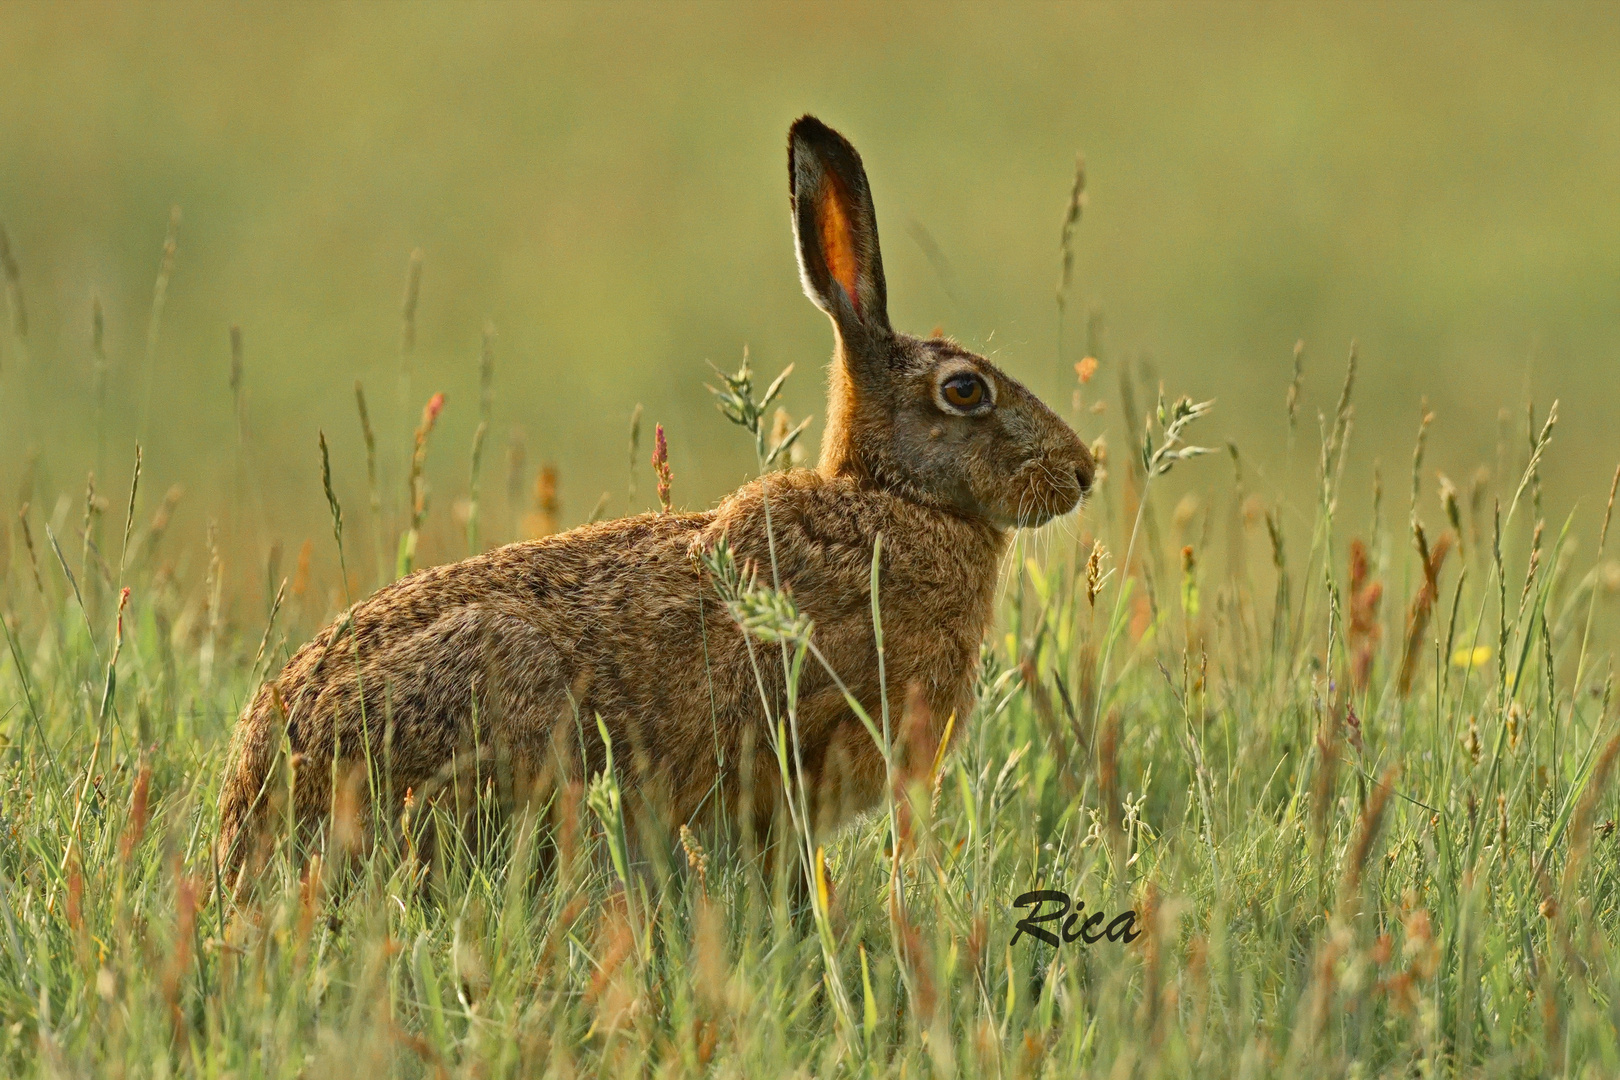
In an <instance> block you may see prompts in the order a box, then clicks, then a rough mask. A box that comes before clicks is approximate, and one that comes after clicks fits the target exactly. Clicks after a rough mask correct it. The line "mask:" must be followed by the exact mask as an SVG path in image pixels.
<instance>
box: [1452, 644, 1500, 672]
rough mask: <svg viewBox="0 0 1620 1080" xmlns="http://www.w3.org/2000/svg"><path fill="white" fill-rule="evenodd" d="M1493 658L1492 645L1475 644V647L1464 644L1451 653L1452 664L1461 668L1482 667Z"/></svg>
mask: <svg viewBox="0 0 1620 1080" xmlns="http://www.w3.org/2000/svg"><path fill="white" fill-rule="evenodd" d="M1490 660H1491V647H1490V646H1489V645H1475V646H1474V647H1473V648H1471V649H1470V648H1469V647H1468V646H1466V645H1465V646H1463V647H1462V648H1460V649H1458V650H1457V651H1456V652H1454V653H1452V654H1451V666H1452V667H1460V668H1482V667H1484V666H1485V665H1486V664H1488V663H1490Z"/></svg>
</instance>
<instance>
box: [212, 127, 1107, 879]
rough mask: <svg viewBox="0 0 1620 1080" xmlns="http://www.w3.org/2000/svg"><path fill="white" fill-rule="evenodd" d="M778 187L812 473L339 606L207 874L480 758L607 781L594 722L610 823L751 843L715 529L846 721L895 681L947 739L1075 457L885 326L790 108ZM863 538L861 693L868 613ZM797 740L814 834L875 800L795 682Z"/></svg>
mask: <svg viewBox="0 0 1620 1080" xmlns="http://www.w3.org/2000/svg"><path fill="white" fill-rule="evenodd" d="M788 192H789V199H790V203H791V208H792V219H793V231H794V236H795V238H796V240H797V246H798V261H799V271H800V276H801V278H802V279H803V284H804V290H805V292H806V293H807V294H808V295H809V297H810V299H811V300H812V301H813V302H814V303H815V304H816V306H817V307H819V308H821V310H822V311H824V312H826V314H827V315H828V316H829V317H830V318H831V320H832V324H833V330H834V336H835V350H834V357H833V362H832V367H831V372H830V376H829V387H828V398H827V416H826V427H825V434H824V435H823V440H822V446H821V459H820V462H819V463H818V464H817V466H816V467H815V468H814V469H793V470H789V471H785V472H773V473H767V474H765V475H764V476H762V477H760V478H759V479H757V480H755V481H753V482H752V483H749V484H747V485H745V486H743V487H742V488H740V489H738V490H737V491H735V492H733V493H732V494H730V495H729V496H727V497H726V498H725V499H723V500H722V501H721V502H720V504H719V505H718V506H717V507H715V508H714V509H712V510H708V511H705V512H703V513H663V514H658V513H649V514H642V515H640V516H637V517H631V518H626V519H624V520H620V521H608V522H601V523H597V524H592V525H586V526H582V527H580V528H578V529H574V530H573V531H571V532H566V533H562V534H560V535H556V536H548V537H545V538H544V539H540V540H533V541H528V542H524V543H517V544H510V545H508V546H506V547H502V548H498V549H496V550H494V551H489V552H486V553H484V554H482V555H478V556H476V557H474V558H470V559H467V560H466V561H464V562H460V563H456V564H454V565H449V566H438V567H433V568H430V569H425V570H420V571H418V572H416V573H414V574H411V575H410V576H408V577H406V578H404V579H402V580H400V581H397V582H394V583H393V584H391V585H389V586H387V587H385V588H383V589H381V590H380V591H378V592H377V593H376V594H374V595H373V596H371V597H369V598H368V599H365V600H362V601H360V602H359V603H357V604H355V605H354V606H353V607H352V608H350V609H349V611H348V612H347V613H346V614H344V615H343V616H342V617H341V618H340V619H339V620H338V621H337V622H335V623H333V624H332V625H331V626H329V627H327V628H326V629H325V630H323V631H322V632H321V633H320V634H319V635H318V636H317V637H316V638H315V639H314V640H313V641H311V642H309V643H308V644H306V645H305V646H304V647H303V648H301V649H300V650H299V651H298V652H297V654H296V655H294V656H293V658H292V660H291V661H290V662H289V663H288V664H287V666H286V667H285V668H284V669H283V670H282V672H281V673H280V674H279V675H278V676H276V678H275V679H273V680H271V681H269V682H267V683H266V684H265V685H264V686H263V687H261V688H260V690H259V691H258V693H257V695H256V696H255V697H254V699H253V701H252V703H251V705H249V707H248V708H247V710H246V712H245V713H244V714H243V716H242V718H241V720H240V721H239V722H238V724H237V728H236V734H235V738H234V741H233V751H232V753H233V763H232V765H231V767H230V771H229V772H228V774H227V776H226V779H225V782H224V787H223V791H222V793H221V796H220V816H221V822H220V832H219V838H218V854H219V859H220V865H221V870H222V871H223V872H224V874H225V875H226V880H228V881H234V882H235V883H236V884H237V887H238V888H240V887H242V886H243V885H245V884H247V883H248V881H250V880H251V878H252V876H253V873H252V868H253V867H254V866H256V865H258V859H259V856H260V855H262V852H263V850H264V849H265V845H266V843H267V842H268V837H269V834H270V833H271V832H272V831H273V830H274V829H275V828H276V827H277V826H278V825H280V824H282V823H283V822H285V821H286V820H288V819H289V814H288V810H289V809H290V810H291V814H290V817H291V818H292V819H295V820H296V822H297V823H298V824H299V825H301V826H302V827H304V828H305V829H308V830H318V829H319V828H320V827H321V824H322V822H323V821H326V820H328V816H329V815H330V814H331V813H332V807H333V806H334V803H335V802H338V801H341V800H342V799H343V798H344V797H345V796H344V791H343V789H344V788H347V789H349V795H348V796H347V797H348V798H349V799H350V802H351V804H358V805H359V807H360V809H359V811H358V817H359V819H360V822H361V828H362V830H369V829H370V827H371V826H370V824H369V822H371V821H372V818H373V812H372V807H373V806H374V805H376V804H378V803H384V802H387V803H389V804H390V805H386V806H378V807H377V810H378V814H377V816H378V817H380V818H381V819H382V820H385V821H388V820H396V819H397V815H398V814H399V812H400V805H401V800H402V798H403V797H404V796H405V794H406V792H407V791H411V792H414V793H415V794H416V796H417V797H418V798H422V799H429V798H432V797H433V793H434V791H435V790H440V791H443V790H446V789H447V788H448V787H449V786H453V785H454V784H457V783H461V782H462V781H461V780H459V779H457V772H458V770H461V769H465V768H466V767H467V763H468V762H470V761H476V760H480V759H481V760H484V761H495V762H498V763H499V764H498V767H497V771H499V772H500V774H501V775H502V776H503V777H504V778H505V779H504V780H503V781H502V783H503V784H510V785H514V786H513V787H512V788H510V789H509V790H518V789H519V788H520V787H521V785H523V784H524V783H527V784H528V785H529V790H531V791H532V790H533V788H534V787H535V786H538V785H542V784H545V783H547V782H551V783H554V782H556V780H557V779H558V778H559V777H560V776H563V775H564V774H566V775H567V776H568V777H569V778H572V779H580V778H589V777H590V776H593V775H595V774H596V773H598V772H599V771H601V770H602V768H603V767H604V764H605V753H604V746H603V743H602V740H601V739H600V738H599V736H598V735H597V727H596V718H597V717H598V716H599V717H600V718H601V721H602V723H603V724H604V725H605V727H606V729H607V731H608V732H609V734H610V737H611V739H612V743H613V747H614V757H615V759H616V768H617V769H618V772H619V781H620V784H621V785H622V787H623V789H624V790H625V792H626V794H627V799H628V800H629V801H628V802H627V807H634V806H642V807H645V806H650V805H652V804H654V803H656V804H657V805H658V807H659V816H661V817H662V818H663V820H664V823H665V824H666V825H669V826H673V825H675V824H679V823H683V822H687V821H695V820H696V819H698V818H703V817H705V816H706V815H711V814H713V812H714V808H715V807H716V806H726V807H733V808H734V807H736V806H738V805H739V802H741V804H742V805H745V806H749V807H751V811H749V812H750V813H751V822H749V823H748V824H758V825H768V823H769V821H770V820H771V818H772V816H773V815H774V814H775V813H777V811H778V809H779V806H780V803H781V799H782V785H781V782H780V780H779V775H780V774H779V770H778V766H777V761H776V757H775V754H774V753H773V752H772V750H771V749H770V746H769V742H770V739H769V737H768V733H767V731H766V723H765V719H764V718H765V716H766V712H765V708H764V705H763V704H762V700H763V699H766V698H768V697H771V696H774V697H775V698H776V699H777V700H778V701H780V700H781V699H782V696H783V694H784V688H785V677H784V675H783V671H782V665H781V664H780V663H779V662H771V659H772V657H773V656H774V653H773V652H771V651H769V650H766V651H759V650H758V649H757V646H756V657H758V658H759V659H761V661H762V662H760V663H758V664H757V666H756V664H755V663H753V662H751V660H750V656H749V648H748V646H749V643H748V642H747V641H746V640H745V638H744V635H743V631H742V630H741V629H740V628H739V626H738V624H737V623H736V622H735V621H734V620H733V618H732V616H731V615H730V614H729V613H728V610H727V608H726V607H725V606H724V604H723V603H722V602H721V598H720V597H719V596H718V594H717V592H716V588H715V584H714V581H713V580H712V578H711V577H710V576H709V574H708V572H707V571H706V570H705V568H704V567H703V566H702V564H701V562H700V561H699V560H698V558H697V557H696V554H697V553H698V552H700V551H703V550H711V549H712V548H713V546H714V545H715V544H716V543H717V542H719V541H720V540H721V538H725V540H726V542H727V543H728V544H729V546H730V548H731V550H732V551H733V553H734V554H735V558H736V560H737V562H738V563H739V564H742V565H747V564H749V563H752V564H753V565H754V566H756V567H761V568H771V567H774V573H775V575H777V580H779V581H780V583H781V587H782V588H784V589H786V590H788V591H790V592H791V594H792V596H793V597H794V599H795V600H796V602H797V604H798V605H799V608H800V610H801V611H802V612H803V613H804V614H805V615H806V616H807V617H808V618H809V619H811V620H813V627H814V629H813V631H812V635H813V640H814V642H815V644H816V645H817V647H818V649H819V650H820V652H821V654H822V655H823V656H824V657H825V659H826V661H827V663H828V665H829V666H830V667H831V668H832V669H833V671H835V672H837V673H838V674H839V676H840V677H841V679H842V681H843V683H844V685H845V687H846V688H847V689H848V691H849V692H850V693H852V694H853V695H854V696H855V698H856V699H857V700H859V701H860V702H861V703H862V704H863V706H864V708H865V709H866V711H867V713H868V715H870V716H877V715H878V711H879V710H878V706H879V695H880V693H882V692H883V691H882V690H880V686H882V687H886V689H887V693H888V695H889V697H890V702H889V704H890V707H891V709H892V710H893V715H895V716H899V715H900V710H901V707H902V705H903V704H904V700H905V698H906V695H907V688H908V687H912V688H915V690H914V691H913V692H914V693H920V694H921V696H922V697H923V698H924V700H925V703H926V705H927V709H926V710H919V711H918V713H917V714H918V715H921V716H927V717H931V718H932V719H931V721H930V723H931V724H932V725H933V727H934V728H935V729H943V728H944V726H945V724H946V721H947V718H949V717H951V716H952V714H955V715H956V716H957V718H958V720H959V721H963V722H965V721H966V719H967V713H968V711H969V710H970V709H971V707H972V705H973V702H974V683H975V677H976V675H977V672H978V670H979V648H980V642H981V640H982V639H983V637H984V635H985V632H986V630H987V629H988V627H989V625H990V622H991V617H992V607H993V600H994V593H995V589H996V583H997V580H998V575H999V566H1000V562H1001V559H1002V557H1003V554H1004V552H1005V551H1006V549H1007V546H1008V538H1009V534H1010V532H1011V531H1012V530H1013V529H1016V528H1019V527H1023V526H1035V525H1040V524H1042V523H1043V522H1046V521H1048V520H1050V519H1051V518H1053V517H1054V516H1057V515H1061V514H1065V513H1067V512H1069V511H1070V510H1072V509H1073V508H1074V507H1075V506H1076V505H1077V504H1078V503H1079V501H1080V500H1081V497H1082V496H1083V495H1084V494H1085V492H1086V490H1087V488H1088V487H1089V485H1090V483H1091V478H1092V471H1093V462H1092V458H1091V455H1090V453H1089V452H1088V451H1087V449H1086V446H1085V444H1084V443H1083V442H1081V440H1080V438H1079V437H1078V436H1077V435H1076V434H1075V433H1074V431H1072V430H1071V429H1070V428H1069V426H1068V425H1067V424H1065V423H1064V422H1063V421H1062V420H1061V419H1059V418H1058V416H1056V415H1055V414H1054V413H1053V412H1052V411H1051V410H1050V409H1048V408H1047V407H1046V406H1045V405H1044V404H1042V403H1041V402H1040V401H1039V400H1038V399H1037V398H1036V397H1035V396H1034V395H1033V394H1031V393H1030V392H1029V391H1028V390H1026V389H1025V388H1024V387H1023V386H1021V385H1020V384H1019V383H1017V382H1016V381H1014V380H1013V379H1011V378H1009V377H1008V376H1007V375H1006V374H1005V373H1003V372H1002V371H1001V370H999V369H998V368H997V367H996V366H995V365H993V364H992V363H990V362H989V361H988V360H986V359H985V358H984V357H982V356H978V355H976V354H974V353H972V352H969V351H968V350H967V349H964V348H962V347H961V346H959V345H957V344H956V343H954V342H952V341H950V340H948V339H945V338H940V337H934V338H928V339H921V338H914V337H909V336H907V335H905V334H901V333H897V332H896V331H894V330H893V329H891V328H890V326H889V316H888V311H887V302H886V294H885V286H884V279H883V260H882V256H881V254H880V252H879V249H878V231H877V220H876V217H875V215H874V213H873V208H872V196H871V190H870V188H869V187H868V185H867V179H866V173H865V170H864V169H863V167H862V165H861V159H860V156H859V155H858V154H857V153H856V152H855V149H854V148H853V147H852V146H851V145H850V144H849V143H848V142H847V141H846V140H845V139H844V138H843V136H841V135H839V134H838V133H837V132H835V131H833V130H832V129H831V128H829V127H827V126H826V125H825V124H823V123H821V122H820V121H819V120H817V119H815V118H814V117H810V116H806V117H804V118H802V119H800V120H799V121H797V122H796V123H794V124H793V126H792V128H791V130H790V131H789V133H788ZM767 506H768V514H769V525H768V526H767ZM880 534H881V536H882V538H883V555H882V558H881V561H880V569H881V576H880V580H879V599H880V603H881V608H882V617H883V629H884V644H885V658H886V665H887V667H886V672H885V676H886V677H885V679H883V680H882V681H881V682H880V679H879V668H878V656H877V650H876V646H875V640H874V634H873V626H872V618H871V596H870V579H871V566H872V558H873V544H874V541H875V540H877V538H878V536H879V535H880ZM772 572H773V571H772V570H771V569H766V570H763V571H762V580H771V578H770V576H769V575H770V574H771V573H772ZM798 725H799V739H800V744H799V745H800V747H801V753H802V761H803V768H804V776H805V778H806V790H807V792H808V793H809V799H810V802H809V805H810V806H811V807H812V808H813V809H812V812H813V813H814V814H815V815H816V818H817V821H818V824H819V825H820V826H821V827H823V828H826V827H833V826H836V825H837V824H838V823H839V821H840V820H842V819H847V818H848V817H849V816H850V815H851V814H857V813H860V812H862V811H865V810H868V809H870V808H872V807H874V806H876V805H877V804H879V803H880V802H881V801H882V799H883V793H884V784H885V769H884V764H883V757H882V753H881V751H880V749H879V748H878V747H877V746H876V744H875V743H874V741H873V739H872V737H871V735H870V734H869V733H868V732H867V730H866V729H865V727H864V726H863V725H862V723H861V722H860V721H859V720H858V718H857V717H856V715H855V714H854V713H853V712H852V710H851V709H850V707H849V705H848V702H847V700H846V698H845V697H844V691H843V690H841V689H840V688H839V687H838V686H837V685H836V683H835V681H834V680H833V679H832V678H831V677H830V676H829V675H828V674H827V672H826V671H825V670H824V669H820V668H817V667H816V666H815V665H806V667H805V668H804V671H803V678H802V681H801V683H800V685H799V699H798ZM962 727H963V724H962V723H958V724H957V725H956V726H955V728H954V730H955V731H957V732H960V731H961V730H962ZM930 734H931V735H932V738H933V739H934V740H935V741H936V742H937V740H938V738H939V737H940V735H941V730H934V731H932V732H931V733H930ZM284 747H285V751H284ZM284 752H290V755H291V757H290V763H291V765H292V767H293V770H294V771H293V774H292V780H291V782H290V783H289V781H288V778H287V774H286V773H284V772H282V771H281V769H280V767H279V762H281V760H282V755H283V753H284ZM491 771H492V770H491V766H489V765H485V766H484V773H483V775H484V776H485V777H488V776H489V775H490V774H491ZM356 774H359V775H361V776H363V777H364V779H363V780H360V781H356V780H354V777H355V776H356ZM345 777H348V778H350V779H349V780H348V781H345ZM334 783H336V784H338V785H339V790H338V791H336V792H335V791H334V789H333V785H334ZM289 791H290V794H291V803H292V804H291V807H290V808H289V807H288V806H287V805H286V795H287V794H288V792H289ZM335 796H336V798H335ZM278 800H279V803H280V805H279V806H278V805H277V803H278ZM351 816H353V815H351ZM255 853H259V855H256V854H255Z"/></svg>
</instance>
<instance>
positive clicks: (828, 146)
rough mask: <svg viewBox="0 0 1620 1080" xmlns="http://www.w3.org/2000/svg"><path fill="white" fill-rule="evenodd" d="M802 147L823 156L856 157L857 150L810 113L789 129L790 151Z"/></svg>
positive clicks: (796, 121) (794, 122)
mask: <svg viewBox="0 0 1620 1080" xmlns="http://www.w3.org/2000/svg"><path fill="white" fill-rule="evenodd" d="M801 146H802V147H804V148H806V149H809V150H813V151H816V152H818V153H820V154H822V155H829V154H832V155H850V156H855V148H854V147H853V146H851V145H850V142H849V140H848V139H846V138H844V137H843V136H842V135H840V134H838V132H836V131H834V130H833V129H832V128H830V127H828V126H827V125H826V124H823V123H822V122H821V121H820V120H818V119H817V118H816V117H814V116H811V115H810V114H809V113H805V114H804V115H803V116H801V117H799V118H798V119H797V120H795V121H793V126H792V127H790V128H788V148H789V150H790V151H791V150H794V149H797V148H798V147H801Z"/></svg>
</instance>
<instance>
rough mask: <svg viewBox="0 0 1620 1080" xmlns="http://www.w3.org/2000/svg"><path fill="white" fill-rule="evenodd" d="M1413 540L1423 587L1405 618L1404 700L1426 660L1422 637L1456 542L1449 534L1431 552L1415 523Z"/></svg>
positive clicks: (1418, 525)
mask: <svg viewBox="0 0 1620 1080" xmlns="http://www.w3.org/2000/svg"><path fill="white" fill-rule="evenodd" d="M1412 539H1413V542H1414V543H1415V544H1416V545H1417V550H1418V560H1419V562H1420V564H1421V565H1422V568H1423V584H1422V586H1421V587H1419V589H1418V593H1417V596H1415V597H1413V599H1412V607H1411V610H1410V611H1408V612H1407V616H1406V653H1405V655H1404V656H1403V657H1402V658H1401V675H1400V680H1399V685H1400V692H1401V695H1402V696H1403V697H1404V696H1406V695H1408V694H1410V693H1411V692H1412V680H1413V679H1414V678H1415V677H1416V675H1417V669H1418V664H1419V663H1420V662H1421V661H1422V659H1423V646H1424V639H1423V634H1424V631H1425V630H1427V629H1428V626H1429V617H1430V616H1431V615H1432V614H1433V613H1434V605H1435V601H1436V600H1437V599H1438V598H1439V596H1440V567H1441V565H1442V564H1444V563H1445V561H1446V556H1447V555H1448V554H1449V553H1450V552H1451V545H1452V542H1453V537H1452V534H1451V533H1446V534H1445V535H1443V536H1441V537H1440V539H1439V540H1437V541H1435V543H1434V547H1433V548H1432V549H1431V548H1430V547H1429V542H1428V538H1427V537H1425V536H1424V534H1423V526H1422V525H1420V524H1418V523H1417V522H1416V521H1414V522H1413V523H1412Z"/></svg>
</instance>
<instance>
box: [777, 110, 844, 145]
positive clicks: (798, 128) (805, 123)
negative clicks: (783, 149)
mask: <svg viewBox="0 0 1620 1080" xmlns="http://www.w3.org/2000/svg"><path fill="white" fill-rule="evenodd" d="M833 134H835V132H834V131H833V129H832V128H830V127H828V126H827V125H826V124H823V123H822V122H821V121H820V120H818V119H816V118H815V117H814V116H811V115H810V114H809V113H805V114H804V115H803V116H801V117H799V118H798V119H797V120H795V121H793V126H792V127H790V128H788V138H790V139H794V140H798V139H805V140H814V139H816V138H825V137H826V136H828V135H833Z"/></svg>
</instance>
